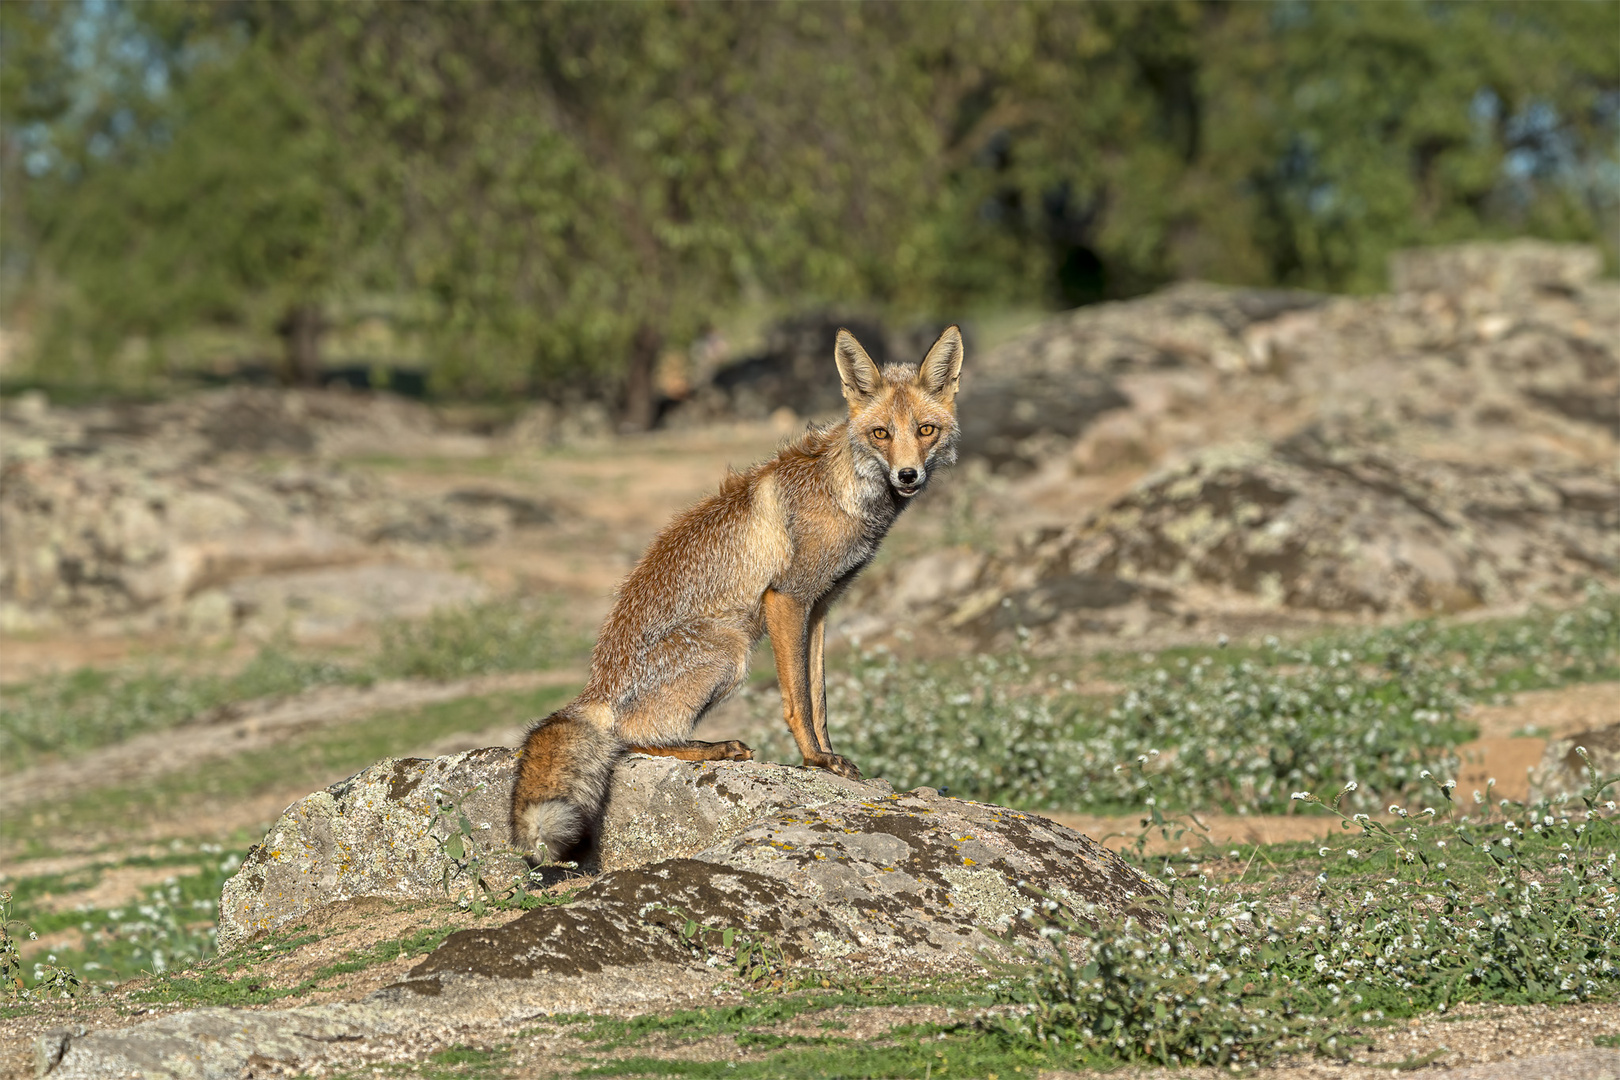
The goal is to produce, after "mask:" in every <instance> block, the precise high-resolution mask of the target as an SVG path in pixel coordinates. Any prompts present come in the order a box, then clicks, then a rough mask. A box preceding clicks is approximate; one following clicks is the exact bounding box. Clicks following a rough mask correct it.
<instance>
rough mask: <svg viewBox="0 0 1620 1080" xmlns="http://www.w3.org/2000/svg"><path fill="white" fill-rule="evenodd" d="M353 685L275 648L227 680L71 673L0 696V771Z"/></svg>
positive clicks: (160, 673) (131, 672)
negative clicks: (253, 704)
mask: <svg viewBox="0 0 1620 1080" xmlns="http://www.w3.org/2000/svg"><path fill="white" fill-rule="evenodd" d="M361 681H366V677H365V676H364V675H362V674H360V673H357V672H352V671H349V670H347V669H344V668H341V667H338V666H335V665H333V664H329V663H325V662H322V661H315V660H305V659H300V658H297V657H295V656H293V655H292V654H290V653H289V652H288V651H287V650H286V649H285V647H284V646H278V645H270V646H267V647H265V648H264V649H263V650H261V651H260V652H259V653H258V654H257V655H256V656H255V657H254V658H253V659H252V660H251V661H250V662H249V663H248V665H247V666H246V667H245V668H243V669H242V671H241V672H239V673H238V674H237V675H235V676H231V677H221V676H217V675H195V676H192V675H185V674H181V673H177V672H174V671H172V670H165V669H164V668H162V667H160V666H157V665H155V664H153V665H146V666H137V667H131V668H126V669H123V670H119V669H112V670H108V669H98V668H89V667H84V668H79V669H77V670H75V671H71V672H68V673H65V674H61V675H54V676H48V677H45V678H42V679H38V680H36V681H34V682H32V683H28V684H26V685H23V686H17V687H8V688H7V689H6V692H5V695H4V697H3V698H0V761H3V762H4V763H5V764H4V766H0V768H3V769H5V770H6V771H10V770H14V769H22V768H25V767H27V766H28V765H30V764H32V763H33V762H34V761H36V760H38V758H39V757H41V756H42V755H46V754H72V753H81V752H83V751H85V750H89V749H93V748H94V747H97V746H102V745H105V744H107V743H112V742H118V741H121V740H123V739H127V738H130V737H131V736H134V735H139V734H141V733H143V732H148V731H158V730H162V729H164V728H169V727H173V726H174V725H175V724H178V723H180V722H182V721H184V720H187V719H190V718H192V717H195V716H200V715H202V714H203V713H206V712H207V711H208V710H210V709H215V708H219V707H221V706H225V705H228V704H230V703H233V702H238V701H246V700H249V699H252V698H258V697H266V696H270V695H274V694H293V693H298V692H300V691H302V690H307V689H309V688H310V687H314V686H322V685H328V684H330V683H334V682H361Z"/></svg>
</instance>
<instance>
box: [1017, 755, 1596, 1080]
mask: <svg viewBox="0 0 1620 1080" xmlns="http://www.w3.org/2000/svg"><path fill="white" fill-rule="evenodd" d="M1591 778H1592V779H1591V784H1590V786H1589V788H1588V790H1587V792H1586V794H1585V796H1584V797H1583V801H1584V803H1585V805H1584V806H1583V807H1569V806H1552V805H1550V804H1547V803H1542V804H1538V805H1535V806H1519V805H1516V804H1510V803H1508V802H1506V800H1504V802H1503V805H1502V811H1503V813H1502V814H1501V816H1497V815H1496V814H1495V813H1494V812H1493V808H1490V807H1489V806H1485V807H1484V808H1483V810H1482V812H1481V813H1480V815H1479V816H1477V817H1470V816H1466V815H1465V816H1461V817H1459V816H1458V815H1457V813H1456V808H1455V807H1454V806H1453V805H1452V802H1451V791H1452V790H1453V789H1454V787H1455V784H1454V783H1447V784H1443V785H1442V784H1435V785H1434V788H1435V790H1436V791H1437V792H1438V793H1439V795H1440V800H1441V802H1442V805H1444V806H1446V808H1447V809H1446V811H1445V813H1444V814H1442V813H1440V812H1438V811H1436V810H1433V809H1427V810H1425V811H1424V813H1422V814H1419V815H1417V816H1415V817H1413V816H1411V815H1408V814H1406V813H1404V812H1402V813H1401V814H1400V816H1399V820H1398V822H1397V823H1396V825H1394V826H1386V825H1384V824H1382V823H1380V822H1375V821H1372V820H1371V819H1369V818H1368V817H1367V815H1365V814H1357V815H1354V817H1353V818H1350V817H1344V815H1342V814H1339V811H1338V806H1339V804H1340V802H1341V801H1342V800H1343V799H1344V798H1345V796H1346V795H1348V794H1350V793H1352V792H1353V791H1354V788H1355V785H1354V784H1347V785H1345V788H1344V789H1343V790H1342V791H1341V792H1340V794H1339V797H1338V798H1336V799H1335V800H1334V801H1333V803H1332V804H1327V803H1324V802H1323V801H1322V800H1320V799H1318V798H1315V797H1312V796H1305V795H1302V796H1301V798H1302V800H1303V801H1305V802H1307V803H1308V804H1311V805H1314V806H1318V807H1324V808H1326V809H1328V810H1329V811H1330V812H1332V813H1335V814H1339V816H1340V817H1341V818H1343V819H1344V821H1345V823H1346V825H1347V826H1352V825H1359V826H1360V829H1361V832H1360V835H1359V836H1358V837H1357V838H1355V839H1354V840H1353V841H1352V843H1354V844H1355V845H1356V846H1355V847H1353V848H1348V849H1347V850H1346V852H1345V854H1346V855H1347V856H1348V857H1349V859H1350V862H1351V864H1352V866H1354V867H1355V868H1354V869H1353V870H1352V871H1351V872H1350V873H1348V874H1343V875H1342V876H1341V874H1340V873H1339V872H1337V871H1336V870H1333V869H1332V868H1331V867H1330V866H1329V865H1328V863H1327V862H1326V860H1328V858H1329V856H1330V855H1332V854H1333V852H1332V849H1330V848H1328V847H1323V848H1322V849H1321V850H1320V852H1319V855H1320V857H1321V858H1322V859H1323V860H1324V869H1323V871H1322V873H1321V874H1320V875H1319V876H1318V878H1317V882H1318V890H1317V895H1316V897H1315V899H1314V902H1313V903H1311V904H1309V905H1305V906H1301V905H1299V904H1297V903H1296V904H1292V905H1290V906H1288V907H1287V908H1286V909H1285V908H1284V907H1282V906H1281V905H1279V904H1278V902H1277V900H1276V899H1275V898H1274V897H1272V896H1269V895H1267V890H1266V889H1264V887H1254V886H1251V887H1248V888H1244V887H1242V886H1241V885H1235V886H1222V885H1217V884H1212V883H1210V882H1209V881H1208V878H1207V877H1203V876H1201V877H1200V878H1199V879H1198V881H1197V882H1196V883H1195V885H1194V887H1193V888H1191V889H1188V888H1187V887H1186V886H1185V885H1184V884H1183V883H1182V882H1180V881H1179V880H1177V879H1176V875H1175V872H1174V871H1173V870H1172V869H1171V867H1170V864H1169V863H1168V862H1166V863H1165V864H1164V869H1163V873H1164V875H1165V876H1166V877H1168V878H1170V879H1171V881H1170V883H1171V886H1172V892H1171V896H1170V898H1169V899H1168V900H1167V901H1165V902H1163V903H1161V904H1158V905H1154V906H1153V909H1152V914H1151V915H1146V916H1144V914H1143V913H1137V914H1135V915H1133V916H1130V917H1126V918H1118V917H1115V916H1111V915H1108V914H1104V913H1100V912H1098V911H1097V910H1094V909H1086V910H1083V911H1078V912H1070V911H1067V910H1065V909H1063V908H1062V907H1061V906H1060V905H1059V904H1058V903H1056V902H1055V901H1052V900H1048V901H1047V902H1046V903H1045V905H1044V906H1045V911H1044V912H1043V913H1036V912H1034V911H1032V910H1026V911H1025V912H1024V913H1023V918H1025V919H1026V920H1027V921H1030V922H1032V923H1035V924H1037V925H1038V926H1039V927H1040V932H1041V934H1042V936H1043V937H1045V938H1046V939H1047V940H1048V941H1049V942H1050V944H1051V946H1052V948H1051V950H1050V951H1049V952H1046V953H1043V954H1040V955H1035V956H1032V957H1031V958H1032V959H1034V960H1035V962H1036V965H1035V967H1034V969H1033V971H1030V970H1028V969H1019V968H1009V969H1008V971H1007V973H1006V975H1007V977H1006V979H1005V981H1004V982H1003V983H1002V984H1001V987H1000V989H1001V992H1002V994H1003V997H1004V999H1005V1000H1007V1001H1009V1002H1011V1003H1013V1004H1014V1005H1016V1006H1017V1009H1016V1011H1015V1012H1013V1013H1012V1014H1010V1015H1008V1016H1007V1017H1006V1018H1005V1019H1004V1020H1002V1021H1000V1022H999V1025H998V1027H999V1030H1000V1032H1001V1033H1002V1035H1003V1036H1004V1037H1006V1038H1007V1039H1008V1040H1009V1041H1011V1042H1013V1043H1025V1044H1028V1043H1033V1044H1034V1045H1037V1046H1040V1047H1042V1048H1045V1049H1049V1050H1052V1051H1054V1052H1057V1051H1063V1052H1067V1053H1070V1054H1076V1053H1078V1054H1080V1055H1090V1054H1096V1053H1102V1054H1106V1055H1107V1056H1109V1057H1113V1058H1116V1059H1123V1060H1127V1061H1139V1060H1145V1061H1151V1062H1155V1063H1157V1064H1161V1065H1178V1064H1206V1065H1207V1064H1237V1063H1249V1062H1265V1061H1268V1060H1271V1059H1273V1058H1275V1057H1277V1056H1279V1055H1283V1054H1288V1053H1293V1052H1317V1053H1325V1054H1329V1055H1332V1056H1338V1057H1347V1056H1348V1054H1349V1051H1350V1048H1351V1046H1352V1045H1353V1044H1354V1043H1355V1042H1357V1041H1364V1038H1365V1036H1364V1034H1362V1032H1363V1031H1364V1029H1365V1028H1366V1026H1367V1025H1369V1024H1372V1023H1374V1022H1375V1021H1377V1020H1381V1019H1383V1018H1385V1017H1396V1016H1407V1015H1412V1014H1414V1013H1420V1012H1428V1011H1439V1012H1445V1011H1446V1010H1447V1009H1449V1008H1451V1007H1452V1006H1454V1005H1457V1004H1459V1003H1462V1002H1470V1001H1488V1002H1496V1003H1504V1004H1529V1003H1554V1002H1568V1001H1581V1000H1585V999H1587V998H1589V997H1593V996H1602V997H1605V998H1607V997H1612V996H1613V995H1614V994H1615V993H1616V992H1617V991H1620V963H1617V962H1616V959H1615V958H1616V957H1617V956H1620V920H1617V915H1620V908H1617V906H1616V905H1617V901H1620V866H1617V865H1616V859H1617V857H1620V856H1617V854H1616V852H1617V851H1620V817H1617V816H1616V815H1615V813H1614V803H1613V802H1612V801H1609V800H1608V798H1607V789H1608V788H1610V787H1612V786H1614V785H1616V784H1620V777H1609V778H1600V777H1599V776H1598V775H1597V773H1596V772H1595V771H1593V772H1592V774H1591ZM1392 809H1397V808H1392ZM1521 823H1522V824H1521ZM1526 826H1528V827H1526ZM1358 861H1359V862H1360V865H1359V866H1357V865H1355V864H1357V862H1358ZM1369 862H1370V863H1373V864H1375V865H1376V864H1377V863H1379V862H1382V863H1385V864H1386V865H1387V870H1381V871H1380V872H1387V873H1389V874H1391V875H1393V876H1390V877H1386V878H1384V879H1382V880H1377V879H1374V878H1372V877H1371V876H1370V875H1369V873H1368V872H1367V870H1368V869H1369V867H1368V866H1367V865H1366V864H1367V863H1369Z"/></svg>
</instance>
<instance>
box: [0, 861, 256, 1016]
mask: <svg viewBox="0 0 1620 1080" xmlns="http://www.w3.org/2000/svg"><path fill="white" fill-rule="evenodd" d="M241 864H242V857H241V855H240V854H239V853H236V852H225V851H224V850H223V848H222V846H221V845H217V844H203V845H201V846H200V847H193V848H188V849H187V850H184V851H179V852H175V853H173V854H172V855H170V856H167V857H163V858H156V859H154V858H133V859H127V860H124V861H122V862H121V863H119V864H118V865H119V866H124V867H143V868H144V867H150V868H154V869H159V870H162V869H172V870H173V871H174V873H173V874H171V875H169V876H168V877H166V878H165V879H164V880H163V881H162V882H161V883H159V884H157V885H154V886H150V887H148V888H147V889H146V890H144V891H143V893H142V896H141V897H140V898H139V899H137V900H132V901H130V902H128V903H123V904H119V905H116V906H113V907H108V908H99V909H75V910H68V911H55V912H53V911H48V910H46V909H45V906H44V901H45V899H46V897H48V896H50V895H52V894H57V895H60V894H62V893H65V892H73V891H79V890H83V889H89V888H92V887H94V886H95V885H96V884H97V882H98V881H99V880H100V879H101V877H102V875H103V874H104V873H106V872H107V871H108V870H110V869H112V868H113V867H112V866H111V865H106V864H104V865H101V866H94V867H89V868H86V869H84V870H80V871H77V872H75V873H72V874H66V875H51V876H46V877H35V878H23V879H20V880H18V881H15V882H12V883H10V884H8V886H7V890H8V891H9V892H11V893H12V894H13V912H12V917H13V918H14V919H16V920H17V921H18V922H19V923H21V924H23V925H25V926H27V927H28V929H29V930H31V931H32V932H33V933H35V934H38V935H40V936H41V937H45V936H47V935H52V934H58V933H61V932H63V931H75V930H76V931H78V933H79V935H80V938H79V940H80V941H82V944H81V945H77V946H64V947H62V948H59V949H56V950H54V951H53V952H52V953H49V954H47V955H45V956H40V957H35V958H34V959H33V960H31V961H28V962H25V963H24V965H23V966H24V976H23V977H24V981H25V982H27V983H29V984H30V985H32V984H36V983H37V982H38V981H39V980H40V978H41V976H42V974H43V972H44V969H45V968H46V967H47V966H48V965H52V964H54V965H56V966H57V967H60V968H63V969H69V970H72V971H75V972H77V973H78V975H79V977H80V978H81V979H82V980H83V981H84V982H85V983H86V984H89V985H102V986H106V985H113V984H116V983H118V982H121V981H123V980H126V979H130V978H133V977H135V976H137V975H139V974H141V973H142V972H157V973H161V972H165V971H168V970H170V969H171V968H183V967H188V966H190V965H192V964H195V963H197V962H198V961H200V960H202V959H204V958H206V957H209V956H212V955H213V954H214V952H215V951H216V948H217V940H216V939H217V933H216V930H215V922H214V920H215V917H216V916H217V914H218V909H219V894H220V889H221V887H222V886H223V885H224V883H225V880H226V879H227V878H229V877H230V876H231V874H233V873H235V871H236V868H237V867H239V866H240V865H241ZM16 929H18V928H17V927H15V926H14V927H13V930H16ZM22 936H23V937H26V936H27V935H26V933H24V934H22ZM30 968H33V972H32V974H30V973H29V970H28V969H30Z"/></svg>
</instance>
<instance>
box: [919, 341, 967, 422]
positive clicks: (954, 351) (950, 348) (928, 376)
mask: <svg viewBox="0 0 1620 1080" xmlns="http://www.w3.org/2000/svg"><path fill="white" fill-rule="evenodd" d="M961 382H962V331H961V328H960V327H958V326H956V325H955V324H954V323H953V324H952V325H950V326H947V327H946V328H945V332H944V333H942V334H940V335H939V340H938V341H936V342H934V347H933V348H932V349H929V350H928V355H927V356H925V357H923V362H922V363H921V364H919V365H918V366H917V385H918V386H920V387H921V388H922V389H923V391H924V392H925V393H928V394H932V395H933V396H934V397H937V398H940V399H942V400H943V401H944V402H945V403H946V404H947V405H949V404H952V403H954V402H955V401H956V391H957V388H958V387H959V386H960V385H961Z"/></svg>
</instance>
